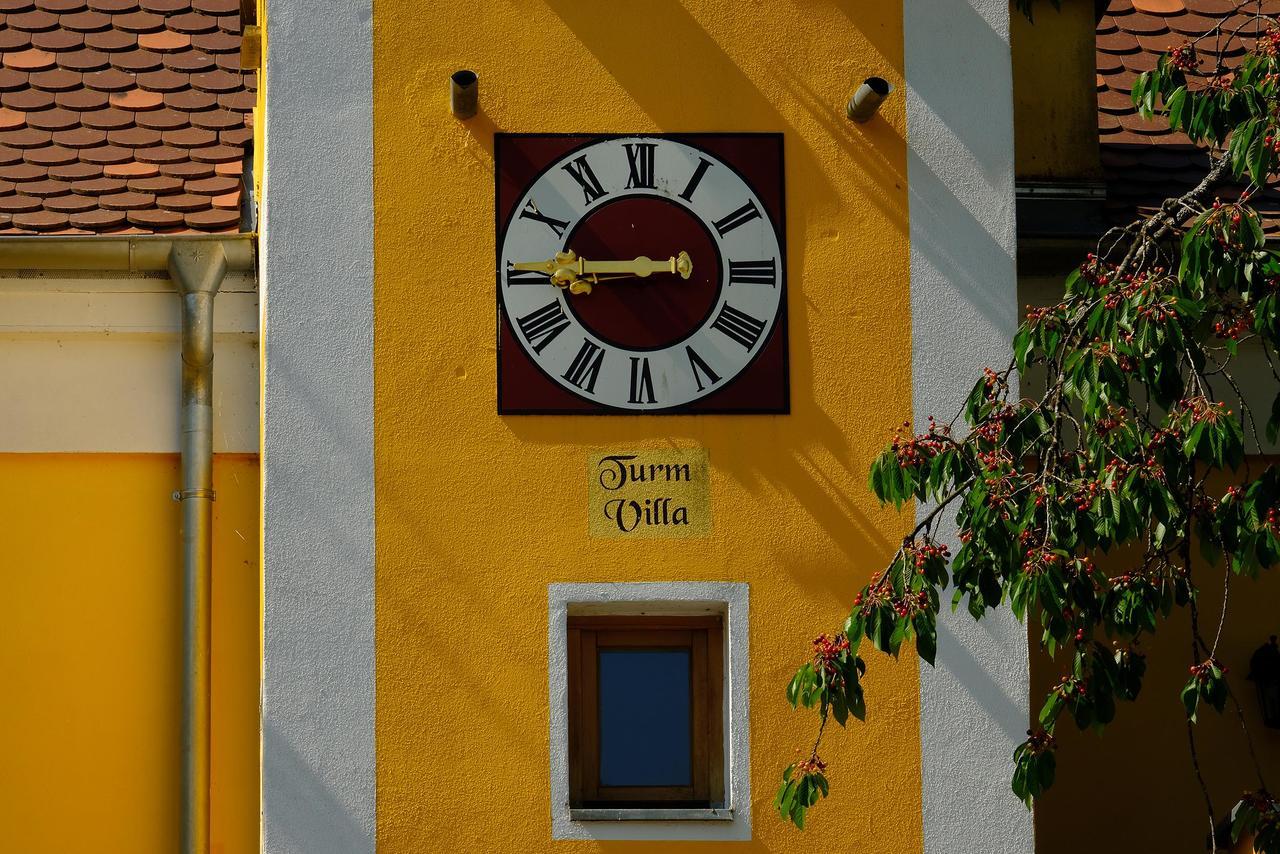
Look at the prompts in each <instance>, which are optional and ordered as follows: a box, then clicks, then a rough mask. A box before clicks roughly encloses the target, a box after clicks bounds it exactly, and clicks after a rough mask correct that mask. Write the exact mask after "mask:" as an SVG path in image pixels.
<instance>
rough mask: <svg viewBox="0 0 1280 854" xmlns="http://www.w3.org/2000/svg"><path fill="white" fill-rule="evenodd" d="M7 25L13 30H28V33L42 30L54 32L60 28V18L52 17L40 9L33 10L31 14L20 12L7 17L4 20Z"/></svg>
mask: <svg viewBox="0 0 1280 854" xmlns="http://www.w3.org/2000/svg"><path fill="white" fill-rule="evenodd" d="M4 22H5V25H6V26H8V27H9V29H11V30H26V31H28V32H32V33H35V32H39V31H40V30H52V29H54V28H56V27H57V26H58V16H57V15H51V14H49V13H48V12H42V11H40V10H39V9H33V10H32V11H30V12H19V13H18V14H16V15H7V16H5V19H4Z"/></svg>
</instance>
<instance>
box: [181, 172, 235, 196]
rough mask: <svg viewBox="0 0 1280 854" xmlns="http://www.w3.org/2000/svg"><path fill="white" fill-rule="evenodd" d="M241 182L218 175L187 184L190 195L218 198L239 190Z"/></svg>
mask: <svg viewBox="0 0 1280 854" xmlns="http://www.w3.org/2000/svg"><path fill="white" fill-rule="evenodd" d="M239 187H240V182H239V181H238V180H236V179H235V178H227V177H224V176H222V175H217V176H214V177H212V178H199V179H195V180H191V181H188V182H187V186H186V189H187V192H188V193H199V194H202V195H208V196H216V195H221V194H222V193H229V192H231V191H232V190H235V189H238V188H239Z"/></svg>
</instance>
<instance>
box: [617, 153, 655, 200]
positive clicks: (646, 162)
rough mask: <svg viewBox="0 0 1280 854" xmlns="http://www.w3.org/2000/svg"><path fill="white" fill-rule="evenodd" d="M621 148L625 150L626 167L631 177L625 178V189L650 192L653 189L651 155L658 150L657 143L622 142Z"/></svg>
mask: <svg viewBox="0 0 1280 854" xmlns="http://www.w3.org/2000/svg"><path fill="white" fill-rule="evenodd" d="M622 147H623V148H625V149H626V150H627V166H629V167H630V168H631V176H630V177H629V178H627V189H628V190H631V189H635V188H641V189H646V190H652V189H653V188H654V184H653V153H654V151H656V150H657V148H658V145H657V143H654V142H637V143H630V142H624V143H623V144H622Z"/></svg>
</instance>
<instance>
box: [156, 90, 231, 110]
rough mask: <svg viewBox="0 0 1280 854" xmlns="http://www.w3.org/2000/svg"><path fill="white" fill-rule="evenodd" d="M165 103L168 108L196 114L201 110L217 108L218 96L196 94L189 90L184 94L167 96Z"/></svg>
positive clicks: (173, 93) (174, 93) (175, 93)
mask: <svg viewBox="0 0 1280 854" xmlns="http://www.w3.org/2000/svg"><path fill="white" fill-rule="evenodd" d="M164 103H165V106H166V107H171V108H173V109H175V110H184V111H186V112H192V113H194V112H197V111H200V110H211V109H213V108H214V107H216V106H217V104H218V96H216V95H212V94H210V93H208V92H196V91H195V90H193V89H187V90H184V91H182V92H171V93H168V94H166V95H165V96H164Z"/></svg>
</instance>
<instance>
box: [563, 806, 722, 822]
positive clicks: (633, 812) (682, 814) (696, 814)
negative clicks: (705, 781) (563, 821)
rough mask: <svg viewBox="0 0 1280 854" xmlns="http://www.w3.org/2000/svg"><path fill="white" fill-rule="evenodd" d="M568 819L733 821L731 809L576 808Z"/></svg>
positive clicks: (570, 812)
mask: <svg viewBox="0 0 1280 854" xmlns="http://www.w3.org/2000/svg"><path fill="white" fill-rule="evenodd" d="M569 820H570V821H733V810H732V809H612V808H605V809H578V808H571V809H570V810H569Z"/></svg>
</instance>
